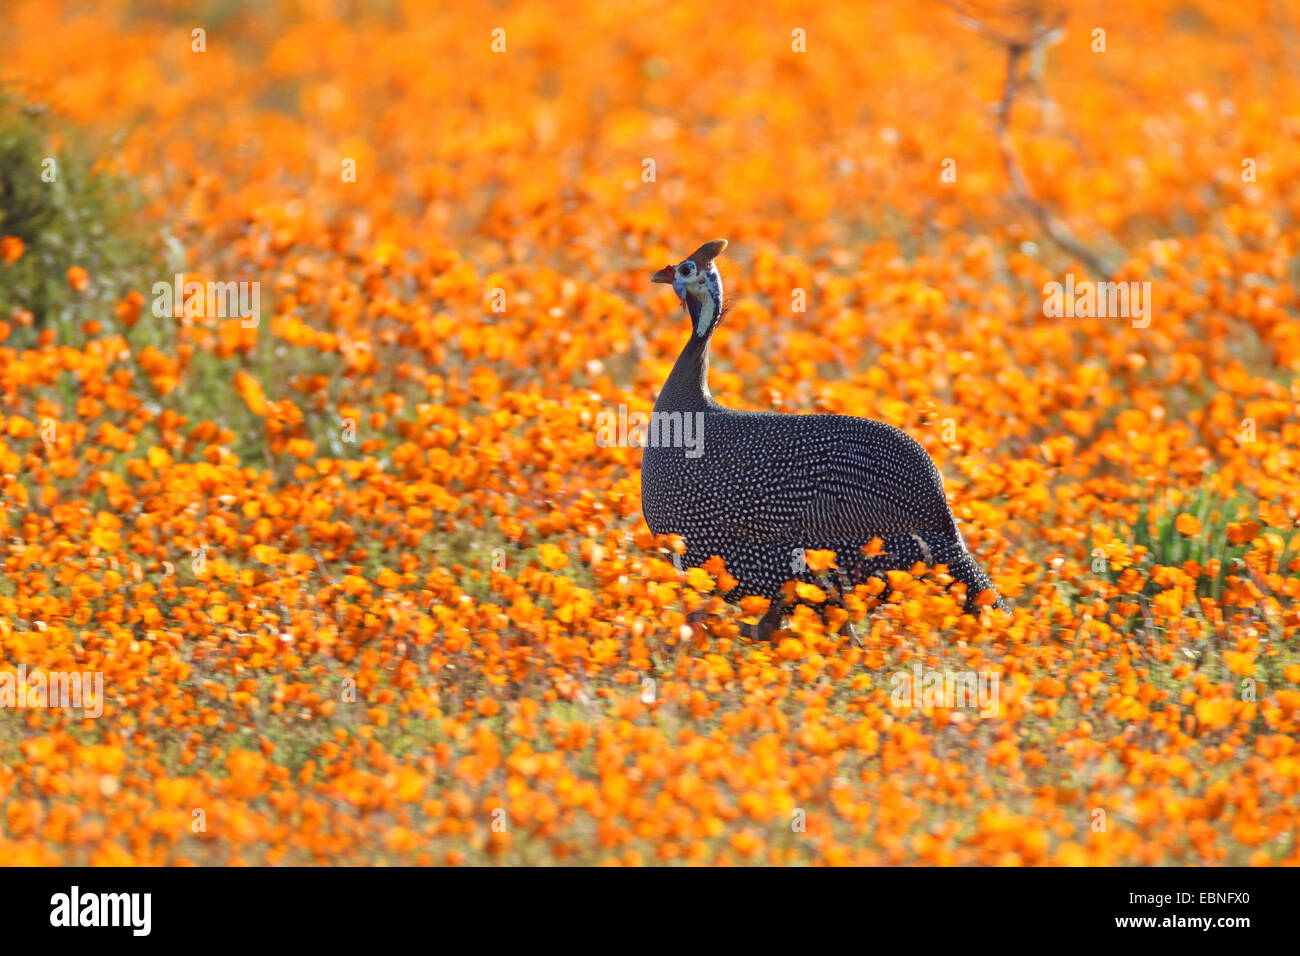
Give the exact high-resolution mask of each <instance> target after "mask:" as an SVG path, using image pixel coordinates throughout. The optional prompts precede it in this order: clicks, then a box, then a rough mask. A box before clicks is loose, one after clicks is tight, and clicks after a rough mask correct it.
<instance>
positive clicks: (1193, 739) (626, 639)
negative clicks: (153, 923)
mask: <svg viewBox="0 0 1300 956" xmlns="http://www.w3.org/2000/svg"><path fill="white" fill-rule="evenodd" d="M1098 31H1101V32H1100V33H1099V32H1098ZM1009 70H1010V73H1009V72H1008V71H1009ZM0 95H3V96H5V97H7V98H8V99H9V100H10V101H11V105H10V108H9V113H11V114H12V117H11V120H10V122H12V123H14V124H29V125H30V127H31V128H32V129H35V130H38V131H39V132H38V133H36V134H34V135H37V136H38V137H40V140H39V150H38V153H37V154H36V155H37V158H36V159H34V160H33V161H32V162H30V163H26V162H24V163H18V164H14V165H12V167H9V166H6V165H5V159H4V157H5V156H7V155H10V154H8V153H5V152H4V150H3V149H0V307H2V309H0V532H2V542H3V543H2V544H0V562H2V570H0V863H6V864H19V865H58V864H69V865H110V866H114V865H125V864H149V865H223V866H224V865H239V864H250V865H277V864H297V865H303V864H307V865H311V864H331V865H332V864H365V865H369V864H396V865H462V864H464V865H482V864H511V865H539V864H556V863H564V864H581V865H586V864H615V865H638V864H642V865H662V864H707V865H728V864H731V865H742V864H746V865H752V864H768V865H786V864H800V865H805V864H834V865H841V864H868V865H874V864H880V865H898V864H902V865H918V864H919V865H925V864H940V865H952V864H980V865H1034V866H1037V865H1067V866H1080V865H1089V866H1091V865H1114V864H1125V865H1132V864H1138V865H1185V864H1193V865H1261V866H1265V865H1275V864H1295V863H1300V800H1298V799H1297V798H1298V795H1300V650H1298V646H1300V10H1297V8H1296V7H1295V6H1294V5H1292V4H1287V3H1270V2H1262V0H1261V2H1240V3H1217V2H1214V0H1141V2H1137V3H1133V2H1118V0H1100V2H1097V3H1090V4H1083V3H1078V4H1075V3H1052V2H1046V0H1043V2H1031V0H969V2H957V0H954V2H952V3H942V2H939V0H918V2H909V3H887V2H849V0H832V2H822V3H795V2H783V0H780V2H765V3H759V4H755V3H748V2H746V3H741V2H733V0H716V2H713V3H708V4H698V3H696V4H685V3H682V4H679V3H668V4H663V3H649V2H644V0H630V2H625V3H617V4H606V3H600V2H595V0H554V2H551V3H547V4H525V3H510V4H486V3H485V4H476V3H460V2H458V3H454V4H432V3H423V2H419V0H382V2H375V3H372V4H371V3H354V2H347V0H272V2H267V3H248V4H242V3H236V2H227V0H214V2H209V3H199V4H186V3H180V2H151V3H139V2H131V0H102V2H95V3H87V2H74V0H10V2H8V3H6V4H5V6H4V7H3V9H0ZM24 128H26V127H24ZM65 150H66V155H67V156H69V157H74V156H76V155H81V156H83V157H84V158H85V162H84V165H83V166H82V167H76V166H72V165H69V163H71V162H72V160H68V161H64V160H63V159H62V158H61V157H63V156H64V155H65ZM47 153H48V155H49V156H51V157H60V158H59V159H58V162H57V163H56V162H54V161H53V160H51V165H50V166H49V169H51V170H54V169H57V178H55V179H45V178H43V172H44V170H45V169H46V167H45V165H43V164H42V162H41V161H40V158H39V157H43V156H45V155H46V154H47ZM78 176H81V177H83V179H84V178H85V177H105V179H104V181H105V182H111V183H113V184H115V185H114V186H113V187H112V188H111V189H110V190H109V192H110V193H111V194H112V195H110V196H109V197H108V198H109V199H112V200H114V201H116V200H122V201H123V202H128V203H134V205H133V206H131V212H130V213H129V215H127V216H126V217H125V218H124V219H123V220H121V221H119V222H118V223H117V225H116V227H115V228H116V229H117V230H119V231H118V232H114V233H112V234H107V235H100V234H99V233H98V232H96V231H95V230H94V229H92V228H91V227H90V226H88V225H86V223H85V222H84V221H82V220H73V219H69V220H68V221H67V222H62V223H47V224H46V225H45V226H43V227H42V229H41V230H39V231H38V230H28V229H26V228H19V226H17V225H15V224H16V223H17V222H18V221H19V220H18V217H19V215H20V213H22V209H20V204H18V203H17V202H16V201H11V202H9V204H8V205H6V196H7V195H8V196H13V195H17V193H15V192H12V191H11V192H10V193H6V191H5V184H6V183H11V184H17V185H15V186H13V187H12V189H13V190H16V189H18V188H19V187H21V188H22V189H23V190H27V191H29V192H30V193H32V194H35V195H37V196H47V195H48V196H56V197H57V195H61V194H60V193H58V190H72V189H74V188H75V187H76V185H77V182H78V181H79V180H77V177H78ZM27 194H28V193H27V192H25V193H23V195H27ZM24 208H25V207H24ZM56 228H57V229H62V230H65V231H67V232H68V234H69V235H70V236H73V237H74V238H75V239H76V240H77V243H76V244H75V245H74V244H70V245H68V246H67V247H66V248H65V247H60V249H64V251H61V252H47V250H51V249H53V248H54V246H53V245H52V244H51V243H52V241H53V240H52V239H50V236H51V235H53V233H52V232H51V230H55V229H56ZM715 236H725V237H726V238H727V239H728V240H729V242H730V245H729V247H728V249H727V251H726V252H725V254H724V255H723V256H722V257H720V258H719V260H718V266H719V268H720V270H721V272H722V274H723V276H724V278H725V280H726V282H727V294H728V296H729V298H731V299H732V300H733V303H734V307H733V308H732V309H731V310H730V312H728V313H727V314H726V316H725V317H724V318H723V320H722V324H721V326H720V328H719V331H718V333H717V335H716V336H715V337H714V339H713V351H712V374H711V385H712V390H713V394H714V395H715V396H716V397H717V398H718V400H719V401H722V402H724V403H726V404H729V405H732V406H735V407H741V408H747V409H760V410H777V411H783V412H789V413H806V412H837V413H842V414H847V415H856V416H862V417H866V418H872V419H877V420H880V421H884V422H888V423H891V424H893V425H896V426H898V427H900V428H902V429H903V430H905V431H906V432H907V433H908V434H910V435H912V436H913V437H915V438H916V439H917V441H919V442H920V443H921V444H922V445H923V446H924V447H925V449H926V450H927V451H928V452H929V453H930V454H931V455H932V456H933V458H934V461H935V463H936V464H937V465H938V467H939V469H940V471H941V472H942V473H943V476H944V481H945V489H946V492H947V495H948V498H949V501H950V503H951V505H952V509H953V512H954V513H955V514H956V516H957V517H958V518H959V519H960V521H961V528H962V531H963V533H964V534H965V538H966V542H967V544H968V546H969V548H970V550H971V552H972V554H973V555H974V556H975V557H976V560H977V561H978V562H979V563H980V565H981V566H982V567H984V568H985V569H987V571H988V573H989V574H990V576H991V577H992V578H993V580H994V582H995V584H996V586H997V588H998V590H999V591H1000V593H1001V594H1002V595H1003V596H1004V597H1006V598H1007V599H1008V601H1009V602H1011V603H1012V604H1013V609H1012V610H1011V611H1010V612H1009V613H1004V612H1002V611H1000V610H997V609H995V608H991V607H990V608H985V609H984V610H983V611H982V612H981V613H979V614H978V615H973V614H963V613H962V606H961V601H960V599H959V596H958V595H956V594H954V593H950V592H949V591H948V590H947V589H946V588H945V587H944V586H943V585H944V584H946V583H948V581H949V579H948V578H947V577H946V576H945V573H944V570H945V569H943V568H939V569H929V568H925V567H923V566H917V567H915V568H914V569H913V573H907V572H903V571H895V572H891V573H890V574H889V575H888V580H887V581H880V580H875V581H871V582H868V583H866V584H863V585H859V586H858V587H857V588H855V589H853V590H852V591H850V592H848V593H847V594H843V595H839V594H838V593H837V592H836V588H835V577H834V571H835V569H834V568H833V567H831V563H830V560H829V559H828V554H830V553H829V552H823V553H819V552H811V553H810V554H809V556H808V557H809V567H810V568H811V569H812V570H813V571H815V572H817V573H819V574H820V575H821V576H822V578H821V581H822V583H821V585H815V584H809V583H801V584H799V585H798V586H797V587H798V597H800V598H801V599H802V600H803V601H804V602H805V603H804V604H803V605H801V606H800V607H799V608H798V609H797V610H796V611H795V612H794V613H793V614H791V615H790V616H789V617H788V618H786V620H785V622H784V625H783V626H782V628H781V630H780V631H779V632H778V633H777V634H776V635H775V637H774V639H773V640H772V641H771V642H770V643H769V642H760V641H755V640H751V639H749V638H748V637H747V636H745V635H744V633H743V631H744V629H745V628H744V626H745V625H747V624H753V623H754V622H755V621H756V620H757V619H758V618H759V617H760V616H761V615H762V613H763V612H764V610H765V609H766V602H765V601H764V600H763V599H755V598H749V599H746V600H745V601H744V602H743V603H741V604H739V605H733V604H729V603H727V602H726V601H724V600H723V598H722V597H721V596H720V594H721V593H725V592H727V591H728V590H729V589H730V588H729V578H730V574H729V572H728V571H727V569H726V567H725V566H724V564H723V563H722V562H721V561H720V560H717V561H713V562H710V564H709V565H707V566H705V567H703V568H690V569H686V570H684V571H681V570H678V567H677V566H676V565H675V563H674V560H673V559H674V552H676V551H680V550H681V548H682V542H681V540H680V539H676V538H672V537H660V538H656V537H655V536H654V535H652V534H651V532H650V530H649V528H648V527H647V525H646V523H645V521H644V519H643V517H642V513H641V479H640V464H641V457H642V449H641V448H640V447H637V446H636V442H635V441H633V440H625V439H626V437H627V436H626V434H625V433H624V434H622V435H619V434H615V436H614V438H615V440H614V441H605V440H602V438H601V434H600V429H601V427H602V423H608V422H609V421H610V418H611V416H612V417H613V419H614V420H616V421H617V420H618V419H619V416H620V415H621V416H622V420H623V421H624V422H626V421H627V420H628V417H629V416H635V415H636V414H637V413H643V414H648V413H649V412H650V410H651V408H652V407H653V405H654V402H655V397H656V394H657V392H658V390H659V388H660V386H661V385H662V384H663V382H664V380H665V378H666V377H667V375H668V372H669V370H670V369H671V368H672V366H673V362H674V361H675V359H676V357H677V354H678V352H679V351H680V350H681V348H682V346H683V345H684V344H685V342H686V341H687V339H688V337H689V335H690V320H689V319H688V318H687V317H685V316H684V315H683V313H682V311H681V306H680V305H679V304H678V302H677V300H676V299H675V298H674V296H673V294H672V292H671V290H670V289H669V288H666V287H664V286H663V285H652V284H651V282H650V276H651V274H652V273H653V272H654V271H655V270H656V269H659V268H660V267H662V266H663V265H664V264H665V263H670V262H678V261H680V260H681V258H682V257H683V256H685V255H686V254H687V253H689V252H690V251H691V250H692V249H694V248H696V247H697V246H698V245H700V243H702V242H704V241H706V240H708V239H712V238H714V237H715ZM128 239H130V240H131V241H135V240H136V239H138V240H139V241H140V242H141V243H142V244H143V245H144V246H145V247H147V254H146V256H147V257H146V260H145V261H146V262H147V264H146V265H145V266H143V267H142V268H140V269H137V270H136V271H135V272H133V273H127V272H122V271H115V270H116V267H113V268H112V269H110V267H109V266H108V265H105V263H107V262H109V261H110V259H111V255H112V254H113V253H114V250H117V249H119V248H121V249H125V248H126V245H125V244H126V243H127V241H128ZM69 242H70V243H71V240H69ZM79 249H85V250H91V251H87V252H85V253H84V254H82V253H80V252H78V251H77V250H79ZM69 250H70V251H69ZM46 256H48V258H46ZM1099 269H1104V270H1105V271H1104V272H1099V271H1098V270H1099ZM24 270H25V271H24ZM128 274H129V275H132V276H134V278H132V279H130V280H129V281H128V280H126V279H123V278H122V276H124V275H128ZM1106 280H1113V281H1114V282H1116V283H1123V284H1125V286H1124V287H1125V289H1131V290H1134V292H1133V294H1134V295H1136V294H1137V293H1136V290H1139V289H1144V290H1147V292H1146V295H1145V299H1144V300H1143V301H1144V304H1143V306H1142V308H1143V309H1144V310H1145V311H1144V313H1140V312H1138V311H1137V305H1136V300H1130V301H1128V304H1129V305H1130V306H1131V307H1133V309H1134V314H1133V315H1132V316H1130V315H1127V314H1124V315H1115V314H1113V312H1114V309H1113V307H1114V306H1115V302H1114V301H1113V297H1112V301H1111V302H1110V306H1111V307H1112V308H1111V310H1110V311H1111V314H1108V315H1103V314H1101V313H1103V312H1105V311H1106V309H1105V308H1103V306H1105V305H1106V295H1105V292H1104V291H1100V292H1099V293H1098V296H1097V298H1096V300H1095V301H1092V300H1091V299H1090V300H1089V301H1090V303H1091V306H1092V307H1088V306H1087V305H1085V304H1084V296H1085V295H1086V296H1091V292H1092V285H1091V283H1099V282H1103V281H1106ZM6 282H8V283H10V285H8V286H7V285H6V284H5V283H6ZM191 282H197V283H200V284H201V285H200V288H201V289H202V290H203V291H204V293H205V295H206V298H205V295H195V296H193V297H191V294H190V292H189V291H187V289H186V286H187V284H188V283H191ZM1054 283H1055V284H1057V286H1059V290H1057V286H1053V284H1054ZM227 284H228V285H229V289H227V291H229V292H230V295H229V296H225V295H224V293H223V292H222V287H225V286H226V285H227ZM214 287H217V290H216V295H215V296H214V293H213V290H214ZM236 287H238V290H239V292H238V295H236V294H235V293H234V292H233V291H232V290H234V289H235V288H236ZM1085 287H1086V288H1087V290H1088V291H1087V292H1081V289H1084V288H1085ZM10 288H12V289H14V290H18V291H17V292H12V293H5V291H4V290H6V289H10ZM1053 290H1057V291H1060V295H1057V296H1056V298H1055V300H1054V299H1053V295H1054V291H1053ZM5 296H7V297H5ZM250 296H251V298H250ZM223 305H225V306H232V307H234V306H238V307H239V308H244V307H248V311H234V312H232V311H231V310H230V309H225V310H223V309H222V308H220V307H221V306H223ZM214 306H216V307H214ZM1058 307H1060V308H1058ZM617 431H618V430H617V429H615V432H616V433H617ZM831 557H833V555H831ZM833 598H834V599H833ZM819 606H820V608H821V611H822V613H818V607H819ZM693 612H704V613H703V615H702V616H703V620H702V621H700V620H698V619H699V618H700V617H701V615H700V614H698V613H693ZM688 618H689V619H688ZM56 674H62V675H73V674H75V675H78V677H79V678H82V679H83V680H82V682H81V686H80V688H79V689H80V690H81V691H82V692H83V694H82V698H83V699H81V700H80V701H79V702H78V704H79V705H78V704H70V703H68V701H66V700H63V701H60V700H56V699H55V697H56V696H57V695H56V694H55V693H54V689H55V677H54V676H53V675H56ZM954 674H956V675H959V676H960V675H970V676H972V677H976V676H977V677H978V681H979V686H980V688H981V689H982V690H983V689H985V688H986V687H987V688H988V689H991V691H992V693H993V698H992V699H991V700H986V699H983V697H981V699H980V700H979V701H978V702H975V703H973V702H972V700H965V701H963V700H962V699H961V698H960V697H958V698H957V699H956V701H954V700H953V699H952V696H951V695H950V694H948V695H946V694H945V688H950V686H951V681H950V680H949V681H948V682H947V683H944V682H945V680H946V679H947V678H950V677H951V676H952V675H954ZM5 675H9V676H8V677H6V676H5ZM33 677H36V678H37V681H38V683H39V684H40V685H41V686H43V687H45V688H46V692H45V693H44V694H43V695H38V694H37V693H36V692H35V691H34V690H33V687H34V686H35V685H31V684H30V683H29V682H30V681H31V679H32V678H33ZM935 680H937V681H938V682H939V683H938V686H937V691H938V692H937V693H936V694H930V693H929V691H930V690H935V689H936V688H935V685H934V684H933V683H932V682H933V681H935ZM6 682H7V683H6ZM97 682H98V683H97ZM92 685H95V686H102V693H101V694H100V696H99V697H98V699H95V700H92V699H90V698H91V696H92V695H90V694H89V688H90V687H91V686H92ZM68 687H69V685H68V682H67V680H66V679H64V680H62V690H64V691H66V690H68ZM900 687H901V688H903V691H904V692H902V693H900ZM923 690H924V692H923ZM6 693H7V694H8V696H6Z"/></svg>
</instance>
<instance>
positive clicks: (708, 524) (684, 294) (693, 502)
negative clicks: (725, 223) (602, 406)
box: [641, 239, 1006, 638]
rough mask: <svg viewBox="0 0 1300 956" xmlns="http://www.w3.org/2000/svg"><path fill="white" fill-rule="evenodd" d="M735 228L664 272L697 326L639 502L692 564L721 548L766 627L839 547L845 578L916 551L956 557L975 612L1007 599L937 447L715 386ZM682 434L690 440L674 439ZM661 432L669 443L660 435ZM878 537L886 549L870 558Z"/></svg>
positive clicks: (657, 413)
mask: <svg viewBox="0 0 1300 956" xmlns="http://www.w3.org/2000/svg"><path fill="white" fill-rule="evenodd" d="M726 245H727V241H726V240H725V239H715V240H714V241H712V242H706V243H705V244H704V245H702V246H700V248H699V249H697V250H696V251H695V252H694V253H692V254H691V256H690V257H688V258H687V259H685V260H683V261H682V262H681V263H680V264H679V265H677V266H667V267H666V268H663V269H661V270H659V271H658V272H656V273H655V275H654V278H653V281H655V282H666V283H671V284H672V286H673V290H674V291H675V292H676V293H677V297H678V298H679V299H680V300H681V302H682V304H683V306H684V307H685V309H686V311H687V312H688V313H689V314H690V317H691V324H692V328H691V337H690V341H689V342H687V343H686V347H685V348H683V349H682V352H681V355H679V356H678V358H677V363H676V365H674V366H673V370H672V373H671V374H670V375H669V376H668V381H666V382H665V383H664V387H663V390H662V391H661V392H660V393H659V398H658V400H657V401H656V402H655V407H654V414H653V415H652V417H651V425H650V441H649V442H648V443H647V447H646V450H645V456H644V458H643V460H642V464H641V505H642V510H643V512H644V514H645V519H646V523H647V524H648V525H649V527H650V530H651V531H652V532H654V533H655V534H657V535H658V534H677V535H680V536H681V537H682V538H683V539H684V541H685V544H686V552H685V554H684V555H682V561H681V566H682V567H698V566H700V565H702V564H704V563H705V562H706V561H707V560H708V559H709V558H710V557H711V556H713V555H718V556H719V557H721V558H722V559H723V560H724V561H725V562H726V566H727V571H728V572H729V573H730V574H731V575H733V576H734V577H735V578H736V579H737V580H738V581H739V584H738V585H737V586H736V588H735V589H734V590H733V591H731V592H729V593H728V594H727V595H724V596H726V597H728V599H731V600H736V599H738V598H739V597H743V596H745V595H751V594H752V595H760V596H763V597H767V598H769V599H770V600H771V602H772V604H771V607H770V610H769V611H768V613H767V615H766V616H765V617H764V619H763V621H762V622H761V624H760V626H759V627H758V628H757V629H756V633H757V634H758V635H759V636H760V637H764V638H766V637H770V636H771V634H772V632H773V631H774V629H775V628H776V627H777V626H778V625H779V623H780V619H781V615H782V613H783V611H784V610H787V609H788V608H785V607H783V602H782V589H783V586H784V585H785V583H786V582H787V581H788V580H805V581H813V580H814V579H815V575H814V574H813V573H811V572H809V571H808V570H807V568H806V565H804V566H801V560H800V559H801V556H802V555H803V554H804V549H819V550H831V551H834V552H835V554H836V566H837V569H838V572H839V574H840V575H842V577H840V582H841V583H848V584H859V583H862V582H864V581H866V580H867V579H868V578H870V577H872V576H883V574H884V572H886V571H888V570H893V569H897V570H909V569H910V568H912V566H913V565H914V564H915V563H916V562H918V561H919V562H923V563H925V564H927V565H935V564H944V565H947V568H948V573H949V574H950V575H951V576H952V578H953V579H954V581H959V582H961V583H963V584H965V586H966V603H965V607H966V610H967V611H971V612H975V611H977V610H978V609H979V607H980V605H981V603H988V602H989V601H990V600H992V601H995V602H996V604H997V606H999V607H1005V606H1006V605H1005V603H1004V602H1003V601H1002V599H1001V598H1000V597H998V596H997V592H996V591H993V592H992V594H984V596H983V598H982V600H981V598H980V595H981V594H982V592H985V591H988V590H991V589H992V588H993V584H992V581H991V580H990V579H989V577H988V575H987V574H985V573H984V571H983V569H981V568H980V566H979V565H978V564H976V563H975V560H974V558H972V557H971V555H970V552H969V551H967V550H966V543H965V541H964V540H963V539H962V536H961V532H960V531H959V530H958V529H957V522H956V520H955V519H954V518H953V514H952V510H951V509H950V508H949V507H948V502H947V500H946V499H945V497H944V493H943V477H942V476H941V475H940V474H939V469H938V468H936V467H935V465H934V462H933V461H932V460H931V459H930V456H929V454H928V453H927V452H926V450H925V449H924V448H922V447H921V446H920V444H918V443H917V442H916V441H915V440H914V439H912V438H911V437H910V436H908V435H907V434H906V433H904V432H902V431H900V430H899V429H897V428H895V427H894V426H893V425H887V424H885V423H884V422H877V421H871V420H869V419H865V418H854V417H852V416H848V415H831V414H819V415H789V414H782V413H778V412H750V411H740V410H738V409H733V408H726V407H724V406H722V405H719V404H718V403H717V402H716V401H714V400H713V397H712V396H711V395H710V394H709V381H708V377H709V341H710V339H711V338H712V337H713V332H714V329H716V328H717V326H718V321H719V319H720V318H721V317H722V313H723V300H722V278H721V276H720V275H719V274H718V269H717V266H715V265H714V262H713V260H714V258H715V257H716V256H718V255H719V254H720V253H721V252H722V250H723V249H725V248H726ZM683 436H684V437H685V438H686V439H687V440H686V441H682V440H675V439H681V438H682V437H683ZM660 439H662V440H660ZM873 538H880V539H881V540H882V541H883V548H881V549H880V550H881V551H882V552H883V553H881V554H878V555H876V556H874V557H869V556H867V555H866V554H865V553H864V551H863V547H864V546H865V545H867V544H868V543H869V542H870V541H871V540H872V539H873Z"/></svg>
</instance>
